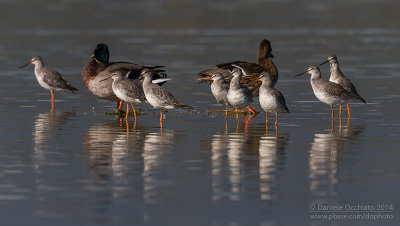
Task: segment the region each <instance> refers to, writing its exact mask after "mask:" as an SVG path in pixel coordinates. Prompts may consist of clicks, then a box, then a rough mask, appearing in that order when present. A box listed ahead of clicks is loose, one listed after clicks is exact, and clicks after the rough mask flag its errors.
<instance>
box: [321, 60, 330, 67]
mask: <svg viewBox="0 0 400 226" xmlns="http://www.w3.org/2000/svg"><path fill="white" fill-rule="evenodd" d="M328 62H329V60H326V61H324V62H323V63H321V64H320V65H318V66H321V65H324V64H326V63H328Z"/></svg>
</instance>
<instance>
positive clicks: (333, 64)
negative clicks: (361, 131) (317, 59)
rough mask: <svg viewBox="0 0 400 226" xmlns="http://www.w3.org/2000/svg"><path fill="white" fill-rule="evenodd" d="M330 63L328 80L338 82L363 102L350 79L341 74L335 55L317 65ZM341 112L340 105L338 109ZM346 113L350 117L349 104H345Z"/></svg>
mask: <svg viewBox="0 0 400 226" xmlns="http://www.w3.org/2000/svg"><path fill="white" fill-rule="evenodd" d="M328 62H329V64H330V68H331V76H330V77H329V81H330V82H334V83H336V84H339V85H340V86H342V87H343V88H344V89H345V90H347V91H349V92H351V93H353V94H354V95H356V96H358V97H359V99H361V100H362V101H363V102H364V103H365V100H364V99H363V98H362V97H361V96H360V95H359V94H358V92H357V90H356V87H355V86H354V85H353V83H351V81H350V79H348V78H346V76H344V75H343V73H342V71H341V70H340V68H339V62H338V59H337V57H336V55H331V56H329V57H328V60H327V61H325V62H323V63H322V64H320V65H319V66H321V65H323V64H326V63H328ZM339 112H340V113H339V114H341V113H342V105H340V111H339ZM347 114H348V117H350V107H349V104H347Z"/></svg>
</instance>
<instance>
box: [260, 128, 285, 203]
mask: <svg viewBox="0 0 400 226" xmlns="http://www.w3.org/2000/svg"><path fill="white" fill-rule="evenodd" d="M288 143H289V135H288V134H277V135H275V136H269V135H268V134H267V135H265V136H263V137H260V147H259V149H258V152H259V175H260V199H261V200H272V198H273V188H274V186H275V182H276V178H275V177H276V172H277V168H278V166H279V165H282V164H283V163H284V160H285V148H286V146H287V144H288Z"/></svg>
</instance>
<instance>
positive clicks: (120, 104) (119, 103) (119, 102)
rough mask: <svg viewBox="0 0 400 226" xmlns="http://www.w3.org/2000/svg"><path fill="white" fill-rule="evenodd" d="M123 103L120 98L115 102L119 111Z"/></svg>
mask: <svg viewBox="0 0 400 226" xmlns="http://www.w3.org/2000/svg"><path fill="white" fill-rule="evenodd" d="M123 105H124V102H123V101H122V100H120V101H118V102H117V108H118V109H119V110H120V111H121V110H122V106H123Z"/></svg>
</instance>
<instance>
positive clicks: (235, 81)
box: [229, 75, 242, 89]
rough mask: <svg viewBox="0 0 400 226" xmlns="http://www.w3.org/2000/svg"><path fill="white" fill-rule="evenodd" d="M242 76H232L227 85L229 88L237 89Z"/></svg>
mask: <svg viewBox="0 0 400 226" xmlns="http://www.w3.org/2000/svg"><path fill="white" fill-rule="evenodd" d="M241 78H242V76H241V75H238V76H234V77H233V78H232V80H231V83H230V85H229V88H230V89H232V88H233V89H239V88H240V87H241V84H240V79H241Z"/></svg>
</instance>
